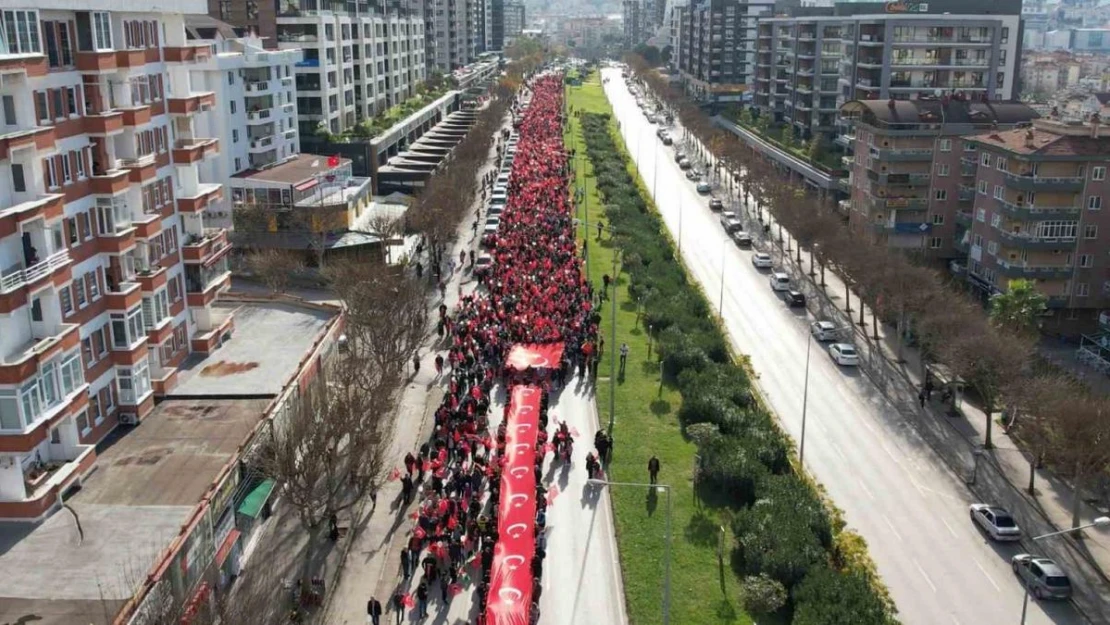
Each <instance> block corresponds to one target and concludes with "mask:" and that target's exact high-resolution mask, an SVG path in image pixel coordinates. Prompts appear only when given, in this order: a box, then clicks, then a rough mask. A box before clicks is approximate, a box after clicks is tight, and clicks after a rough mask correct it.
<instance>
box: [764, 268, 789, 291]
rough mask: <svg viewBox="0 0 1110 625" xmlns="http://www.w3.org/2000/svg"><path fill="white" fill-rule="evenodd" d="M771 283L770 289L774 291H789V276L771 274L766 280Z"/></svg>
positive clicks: (782, 273) (778, 273)
mask: <svg viewBox="0 0 1110 625" xmlns="http://www.w3.org/2000/svg"><path fill="white" fill-rule="evenodd" d="M768 280H769V281H770V283H771V289H773V290H775V291H788V290H790V276H789V275H787V274H786V273H785V272H782V271H776V272H773V273H772V274H771V277H770V278H769V279H768Z"/></svg>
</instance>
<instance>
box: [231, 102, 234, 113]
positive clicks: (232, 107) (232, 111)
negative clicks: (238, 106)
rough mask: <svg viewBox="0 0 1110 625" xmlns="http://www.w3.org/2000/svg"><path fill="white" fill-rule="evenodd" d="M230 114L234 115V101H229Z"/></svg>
mask: <svg viewBox="0 0 1110 625" xmlns="http://www.w3.org/2000/svg"><path fill="white" fill-rule="evenodd" d="M231 114H232V115H234V114H235V100H232V101H231Z"/></svg>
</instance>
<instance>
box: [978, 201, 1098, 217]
mask: <svg viewBox="0 0 1110 625" xmlns="http://www.w3.org/2000/svg"><path fill="white" fill-rule="evenodd" d="M998 203H999V205H1001V206H1002V212H1003V213H1004V214H1006V215H1009V216H1010V217H1016V218H1018V219H1036V218H1051V217H1069V216H1075V215H1077V214H1079V212H1080V210H1081V209H1080V208H1079V207H1078V206H1030V205H1028V204H1015V203H1013V202H1007V201H1006V200H998Z"/></svg>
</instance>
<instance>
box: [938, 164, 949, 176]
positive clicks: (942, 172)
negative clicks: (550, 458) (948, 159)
mask: <svg viewBox="0 0 1110 625" xmlns="http://www.w3.org/2000/svg"><path fill="white" fill-rule="evenodd" d="M948 172H949V165H948V163H937V175H938V176H940V177H941V178H943V177H945V176H947V175H948Z"/></svg>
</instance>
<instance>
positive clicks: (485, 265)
mask: <svg viewBox="0 0 1110 625" xmlns="http://www.w3.org/2000/svg"><path fill="white" fill-rule="evenodd" d="M492 267H493V257H492V256H490V255H489V254H482V255H481V256H479V257H478V260H477V261H476V262H475V263H474V275H478V276H481V275H484V274H486V273H487V272H489V270H490V269H491V268H492Z"/></svg>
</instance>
